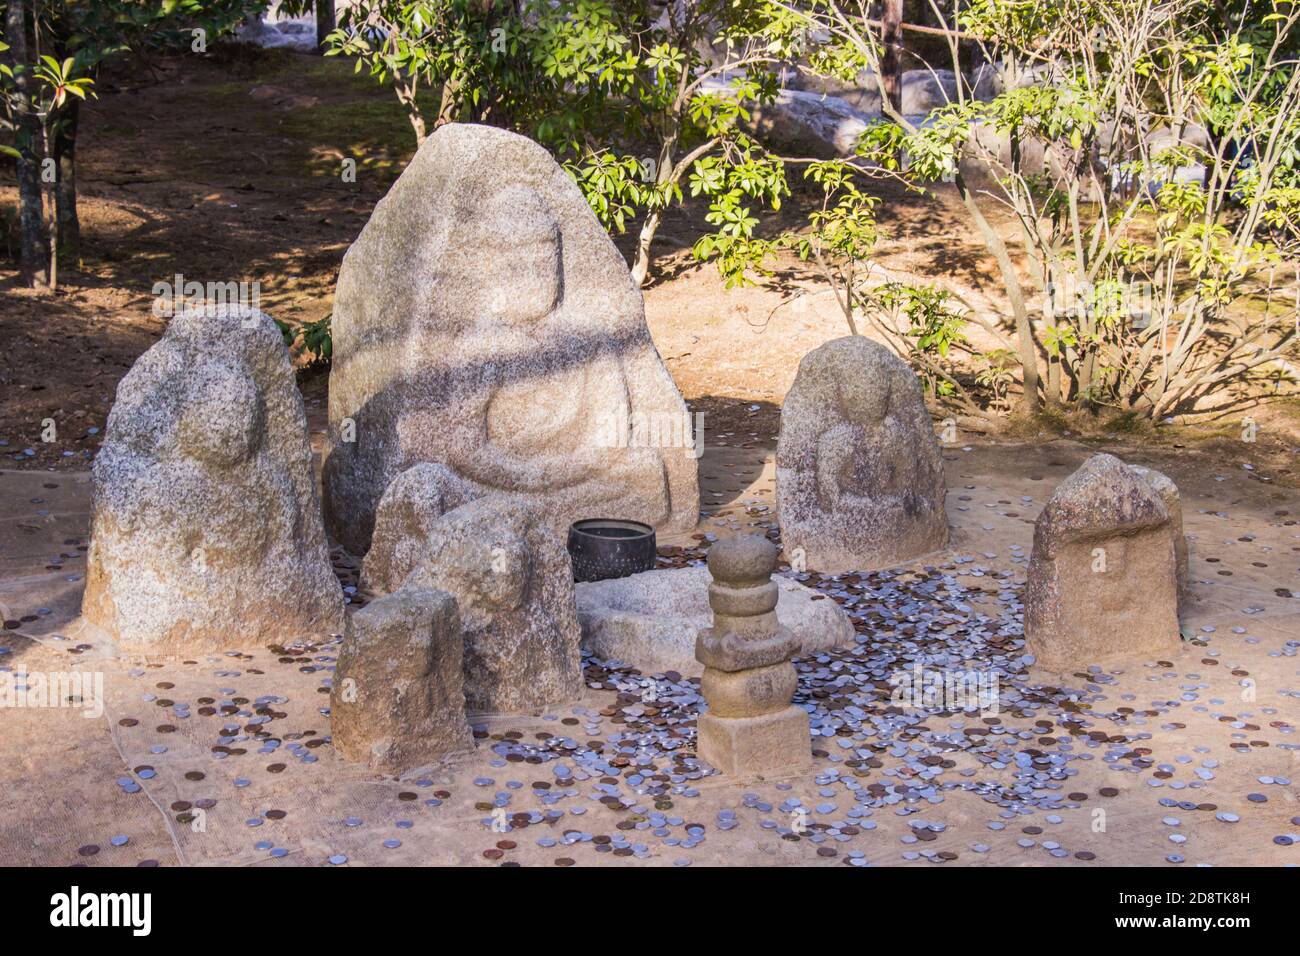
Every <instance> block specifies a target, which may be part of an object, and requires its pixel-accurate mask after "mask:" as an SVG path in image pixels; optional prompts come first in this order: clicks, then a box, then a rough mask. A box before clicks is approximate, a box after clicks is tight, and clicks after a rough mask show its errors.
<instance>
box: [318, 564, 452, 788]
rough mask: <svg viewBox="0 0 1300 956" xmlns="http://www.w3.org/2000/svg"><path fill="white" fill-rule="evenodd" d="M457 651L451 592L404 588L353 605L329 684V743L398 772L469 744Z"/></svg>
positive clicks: (387, 770)
mask: <svg viewBox="0 0 1300 956" xmlns="http://www.w3.org/2000/svg"><path fill="white" fill-rule="evenodd" d="M462 656H463V641H462V638H461V631H460V616H459V614H458V612H457V610H456V599H455V598H453V597H452V596H451V595H450V594H447V593H445V592H442V591H429V590H419V589H415V588H403V589H402V590H400V591H398V592H397V593H395V594H389V595H386V596H385V597H381V598H378V599H376V600H374V601H372V602H371V603H370V604H368V605H366V606H365V607H364V608H362V609H361V610H359V611H357V612H356V613H355V614H353V615H352V616H351V618H349V620H348V626H347V633H346V634H345V636H344V638H343V646H342V648H341V649H340V650H339V656H338V664H337V666H336V668H335V671H334V681H333V687H332V688H331V690H330V733H331V734H332V735H333V741H334V749H335V750H337V751H338V752H339V753H340V754H341V755H342V756H343V758H344V759H346V760H352V761H355V762H357V763H364V764H366V765H367V766H369V767H370V769H372V770H376V771H380V772H382V773H397V774H400V773H405V772H406V771H408V770H414V769H416V768H417V767H423V766H426V765H428V764H431V763H434V762H435V761H438V760H441V759H442V758H443V757H446V756H448V755H450V754H455V753H465V752H468V751H471V750H473V749H474V738H473V735H472V734H471V733H470V728H469V722H468V721H467V720H466V718H465V692H464V678H463V676H462V673H461V666H462V665H461V659H462Z"/></svg>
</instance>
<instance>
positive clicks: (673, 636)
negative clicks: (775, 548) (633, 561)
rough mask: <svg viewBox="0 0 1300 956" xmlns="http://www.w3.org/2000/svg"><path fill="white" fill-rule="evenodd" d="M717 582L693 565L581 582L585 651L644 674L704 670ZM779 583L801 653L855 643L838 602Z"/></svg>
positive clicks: (780, 615)
mask: <svg viewBox="0 0 1300 956" xmlns="http://www.w3.org/2000/svg"><path fill="white" fill-rule="evenodd" d="M710 580H711V579H710V576H709V570H708V568H706V567H692V568H666V569H660V570H655V571H644V572H642V573H641V574H633V575H631V576H629V577H626V578H615V579H613V580H610V581H591V582H584V583H579V584H577V585H576V586H575V590H576V595H577V601H578V622H579V624H581V626H582V646H583V648H585V649H586V650H588V651H590V652H591V653H592V654H594V655H596V656H597V657H599V658H602V659H604V660H620V661H626V662H628V663H631V664H635V665H636V666H637V667H638V668H639V669H640V670H642V671H643V672H645V673H655V672H662V671H670V670H672V671H677V672H678V673H679V674H684V675H686V676H690V677H694V676H697V675H699V674H700V673H702V672H703V670H704V668H703V665H701V664H700V663H699V662H698V661H697V660H696V659H695V637H696V635H697V634H698V633H699V631H700V630H702V629H703V628H706V627H708V626H709V625H710V624H711V623H712V620H713V612H712V611H711V610H710V608H709V581H710ZM772 580H773V581H775V582H776V584H777V586H778V587H779V588H780V592H781V593H780V598H779V600H778V602H777V606H776V616H777V619H778V620H779V621H780V623H781V625H782V626H783V627H786V628H788V629H789V630H791V631H793V632H794V634H795V636H796V637H798V638H799V642H800V648H801V650H800V653H801V654H805V655H808V654H815V653H817V652H819V651H828V650H831V649H832V648H848V647H853V646H854V636H855V632H854V630H853V624H852V622H850V621H849V619H848V615H846V614H845V613H844V611H843V609H842V608H840V606H839V605H838V604H836V603H835V602H834V601H831V600H828V599H826V598H824V597H819V596H818V595H817V592H816V591H813V590H812V589H811V588H808V587H804V585H802V584H800V583H799V582H798V581H795V580H792V579H791V578H787V577H782V576H780V575H776V576H774V577H773V578H772Z"/></svg>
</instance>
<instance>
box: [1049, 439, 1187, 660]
mask: <svg viewBox="0 0 1300 956" xmlns="http://www.w3.org/2000/svg"><path fill="white" fill-rule="evenodd" d="M1177 609H1178V580H1177V559H1176V558H1175V556H1174V540H1173V535H1172V534H1171V524H1170V517H1169V509H1168V508H1167V507H1166V506H1165V503H1164V501H1163V500H1162V498H1161V495H1160V493H1159V492H1157V491H1156V490H1155V489H1154V488H1153V487H1152V486H1151V484H1150V483H1148V481H1147V479H1145V478H1144V477H1143V476H1141V475H1140V474H1138V473H1137V472H1136V471H1135V470H1134V469H1132V468H1130V467H1128V466H1127V465H1125V464H1124V463H1123V462H1122V461H1120V460H1119V459H1118V458H1115V457H1114V456H1112V455H1093V456H1092V457H1091V458H1089V459H1088V460H1087V461H1086V462H1084V464H1083V465H1082V466H1081V467H1080V468H1079V470H1078V471H1076V472H1074V474H1072V475H1070V476H1069V477H1068V478H1066V479H1065V480H1064V481H1063V482H1061V484H1060V485H1058V486H1057V488H1056V490H1055V491H1053V492H1052V496H1051V497H1050V498H1048V499H1047V504H1046V505H1044V506H1043V510H1042V512H1040V513H1039V515H1038V519H1037V520H1036V521H1035V522H1034V547H1033V550H1032V552H1031V553H1030V558H1029V572H1028V583H1027V584H1026V587H1025V638H1026V649H1027V650H1028V651H1029V653H1030V654H1032V655H1034V657H1035V658H1037V662H1038V663H1039V664H1040V665H1042V666H1043V667H1046V668H1048V669H1051V670H1067V669H1072V668H1078V667H1083V666H1086V665H1088V664H1092V663H1095V662H1097V661H1099V660H1102V659H1104V658H1107V657H1112V656H1115V655H1120V654H1128V655H1134V656H1141V655H1146V656H1151V655H1159V654H1168V653H1170V652H1171V651H1174V650H1177V648H1178V646H1179V634H1178V615H1177Z"/></svg>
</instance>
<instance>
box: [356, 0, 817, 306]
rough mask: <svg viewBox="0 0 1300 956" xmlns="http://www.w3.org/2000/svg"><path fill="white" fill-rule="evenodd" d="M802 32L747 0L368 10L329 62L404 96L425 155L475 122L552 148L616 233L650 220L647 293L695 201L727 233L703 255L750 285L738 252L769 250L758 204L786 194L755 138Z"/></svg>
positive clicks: (644, 231) (777, 11)
mask: <svg viewBox="0 0 1300 956" xmlns="http://www.w3.org/2000/svg"><path fill="white" fill-rule="evenodd" d="M799 26H800V21H799V20H798V19H797V18H796V17H793V16H791V15H790V14H789V13H787V12H786V11H785V10H783V9H781V8H779V7H775V6H772V5H770V4H767V3H763V2H755V3H743V4H741V3H735V2H734V0H696V2H693V3H688V4H670V5H669V6H668V7H667V8H666V9H664V10H659V9H657V8H656V7H655V6H654V5H652V4H650V3H649V2H647V0H556V2H554V3H550V4H533V5H527V6H526V7H525V6H524V5H522V4H519V3H517V2H515V0H422V2H397V0H361V2H359V3H358V4H357V5H356V6H355V7H352V8H350V9H349V10H347V11H345V12H344V13H343V14H342V16H341V18H340V26H339V29H338V30H337V31H336V32H335V34H334V36H333V37H332V39H331V52H332V53H335V54H341V55H349V56H355V57H357V69H358V70H361V69H368V70H369V71H370V73H371V75H372V76H374V77H375V78H376V79H377V80H379V81H380V82H382V83H385V84H387V85H389V86H391V87H392V89H393V91H394V92H395V94H396V95H397V97H398V99H399V101H400V102H401V103H402V104H403V106H404V107H405V108H406V109H407V112H408V116H409V118H410V121H411V125H412V128H413V129H414V130H415V134H416V140H417V143H418V142H420V141H422V140H423V138H424V136H425V135H426V132H427V131H428V130H429V129H430V128H431V127H432V126H434V125H436V124H439V123H444V122H450V121H453V120H455V119H463V120H470V121H473V122H485V123H492V124H494V125H498V126H502V127H505V128H508V129H513V130H515V131H517V132H521V133H523V134H525V135H528V136H530V137H532V138H534V139H536V140H538V141H539V142H541V143H543V144H544V145H546V146H547V147H548V148H549V149H551V151H552V152H553V153H554V154H555V155H556V157H557V158H558V159H559V160H560V161H561V162H562V163H564V164H565V166H566V168H568V169H569V171H570V172H571V174H572V175H573V176H574V178H575V179H576V180H577V182H578V184H579V185H580V186H581V187H582V189H583V191H584V193H585V194H586V196H587V199H588V201H589V202H590V204H591V206H592V209H593V210H594V211H595V212H596V214H597V216H598V217H600V219H601V221H602V222H603V223H604V224H605V225H606V226H607V227H608V228H610V229H612V230H614V231H618V232H621V231H623V230H624V229H626V228H627V226H628V225H629V223H631V222H632V221H634V220H638V219H639V220H640V228H639V232H638V241H637V248H636V255H635V257H634V262H633V266H632V273H633V277H634V279H635V280H636V281H637V282H638V283H641V282H643V281H644V280H645V278H646V275H647V274H648V272H649V268H650V264H651V261H652V258H653V256H652V246H653V242H654V239H655V236H656V234H657V232H658V229H659V225H660V223H661V221H662V218H663V214H664V212H665V210H666V209H667V208H668V207H670V206H671V205H673V204H674V203H678V202H681V201H682V200H683V198H684V193H685V190H687V189H689V191H690V193H691V195H693V196H696V197H700V198H702V199H703V200H704V201H707V202H708V203H709V206H710V209H709V214H708V216H709V219H708V221H709V223H710V224H711V225H712V226H714V227H715V230H714V231H713V232H712V233H711V234H710V235H709V236H706V237H705V239H704V240H702V243H703V244H702V245H697V247H696V251H697V253H698V254H699V255H701V256H704V257H710V258H716V259H717V261H718V263H719V265H720V266H721V267H722V268H723V269H724V270H728V269H730V271H728V278H729V281H731V282H743V281H746V279H745V274H744V270H743V268H731V267H732V266H736V265H738V264H739V263H741V262H742V261H745V260H746V259H747V258H750V257H749V256H748V255H738V254H737V251H738V250H739V249H742V248H744V247H745V246H746V245H747V244H749V243H752V242H755V240H754V236H753V230H754V226H755V225H756V224H757V222H758V220H757V218H756V217H755V216H754V215H753V214H752V204H762V205H765V206H778V205H779V203H780V200H781V197H782V196H783V195H784V194H785V193H786V191H787V190H786V186H785V179H784V171H783V167H782V166H781V164H780V162H779V160H778V159H777V158H776V157H774V156H772V155H771V154H769V153H768V152H767V151H766V150H764V149H763V148H762V147H761V146H760V144H759V143H758V142H757V141H756V140H755V139H754V138H753V137H752V136H750V135H749V134H748V133H747V132H746V129H745V127H746V124H747V123H748V121H749V120H750V118H751V110H752V108H753V107H754V106H755V105H758V104H762V103H767V102H771V100H772V99H773V98H774V97H775V96H776V93H777V79H776V74H775V72H774V70H773V69H772V68H774V67H775V66H776V65H777V64H779V63H780V62H782V61H783V60H784V59H788V58H789V57H790V56H792V55H794V53H795V51H796V49H797V47H798V44H799V43H800V42H801V37H800V35H799ZM429 90H437V91H438V95H437V99H436V114H432V113H431V110H432V109H433V108H434V105H435V101H434V99H433V98H431V97H428V96H425V97H423V98H422V91H429Z"/></svg>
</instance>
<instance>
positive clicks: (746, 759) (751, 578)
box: [695, 534, 812, 776]
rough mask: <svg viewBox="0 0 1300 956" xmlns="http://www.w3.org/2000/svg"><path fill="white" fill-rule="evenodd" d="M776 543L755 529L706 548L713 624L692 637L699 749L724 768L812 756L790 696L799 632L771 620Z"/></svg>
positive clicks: (760, 766) (788, 766)
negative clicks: (700, 700) (700, 701)
mask: <svg viewBox="0 0 1300 956" xmlns="http://www.w3.org/2000/svg"><path fill="white" fill-rule="evenodd" d="M776 559H777V549H776V545H774V544H772V542H770V541H768V540H767V539H766V538H764V537H762V536H761V535H754V534H751V535H743V536H739V537H734V538H727V539H724V540H722V541H719V542H718V543H717V544H715V545H714V546H713V547H712V548H711V549H710V551H709V572H710V574H712V575H713V582H712V583H711V584H710V585H709V605H710V606H711V607H712V608H713V626H712V627H710V628H706V629H705V630H703V631H701V632H700V634H699V637H697V638H696V641H695V658H696V660H698V661H699V662H700V663H701V664H703V665H704V677H703V679H702V680H701V682H700V690H701V693H703V695H704V699H705V701H706V702H707V703H708V705H709V710H708V712H707V713H704V714H701V715H700V719H699V724H698V728H699V742H698V745H697V749H698V752H699V755H700V757H701V758H703V759H704V760H706V761H708V762H709V763H710V764H712V765H713V766H714V767H716V768H718V769H719V770H721V771H723V772H724V773H730V774H735V775H739V776H745V775H750V774H764V773H771V772H772V771H775V770H793V769H798V768H799V767H801V766H803V765H805V764H807V763H808V762H809V758H810V757H811V753H812V750H811V744H810V742H809V737H808V715H807V714H806V713H805V712H804V711H803V710H802V709H801V708H799V707H795V706H794V705H793V704H791V703H790V701H791V699H792V698H793V697H794V692H795V688H796V686H797V684H798V675H797V674H796V672H795V669H794V665H793V664H791V663H790V658H791V657H792V656H793V655H794V654H796V653H798V651H799V639H798V638H797V637H796V636H795V635H794V634H793V633H792V632H791V631H790V630H789V629H787V628H784V627H782V626H781V625H780V623H779V622H778V621H777V617H776V602H777V597H778V594H779V592H778V589H777V585H776V582H774V581H773V580H772V572H773V571H774V570H776Z"/></svg>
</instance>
